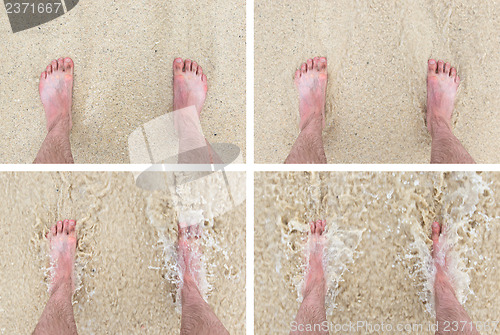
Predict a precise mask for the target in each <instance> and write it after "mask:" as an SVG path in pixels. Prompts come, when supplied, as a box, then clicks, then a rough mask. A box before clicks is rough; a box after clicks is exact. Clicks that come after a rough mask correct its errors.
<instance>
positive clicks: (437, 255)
mask: <svg viewBox="0 0 500 335" xmlns="http://www.w3.org/2000/svg"><path fill="white" fill-rule="evenodd" d="M441 232H442V227H441V225H440V224H439V223H438V222H434V223H433V224H432V235H431V239H432V258H433V259H434V264H435V266H436V269H437V273H436V278H437V279H444V280H446V281H448V275H447V274H446V271H445V270H446V255H445V253H444V252H443V250H442V245H441V242H440V241H439V237H440V236H441Z"/></svg>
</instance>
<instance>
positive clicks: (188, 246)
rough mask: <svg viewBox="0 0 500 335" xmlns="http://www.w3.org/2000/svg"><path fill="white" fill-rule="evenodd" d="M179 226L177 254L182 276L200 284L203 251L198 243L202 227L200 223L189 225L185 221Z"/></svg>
mask: <svg viewBox="0 0 500 335" xmlns="http://www.w3.org/2000/svg"><path fill="white" fill-rule="evenodd" d="M177 227H178V231H179V233H178V234H179V236H178V241H177V244H178V249H177V254H178V262H179V266H180V270H181V276H182V278H183V280H184V281H186V280H189V281H191V280H192V281H194V282H195V283H196V284H197V286H198V285H199V283H200V281H199V279H200V278H199V275H200V271H201V264H200V258H201V251H200V247H199V243H198V242H199V239H200V237H201V227H200V225H199V224H195V225H190V226H188V225H186V224H185V223H179V224H178V226H177Z"/></svg>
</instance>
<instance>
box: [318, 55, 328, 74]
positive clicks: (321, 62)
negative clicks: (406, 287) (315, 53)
mask: <svg viewBox="0 0 500 335" xmlns="http://www.w3.org/2000/svg"><path fill="white" fill-rule="evenodd" d="M326 67H327V63H326V57H321V58H320V59H319V64H318V70H319V72H326Z"/></svg>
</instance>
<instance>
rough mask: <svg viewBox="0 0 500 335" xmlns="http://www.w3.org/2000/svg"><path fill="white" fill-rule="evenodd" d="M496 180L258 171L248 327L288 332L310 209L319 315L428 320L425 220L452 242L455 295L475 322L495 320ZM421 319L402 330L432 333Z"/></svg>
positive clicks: (499, 218)
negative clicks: (319, 244)
mask: <svg viewBox="0 0 500 335" xmlns="http://www.w3.org/2000/svg"><path fill="white" fill-rule="evenodd" d="M499 190H500V175H499V174H498V173H467V172H462V173H454V172H453V173H434V172H430V173H413V172H412V173H410V172H409V173H392V172H391V173H385V172H383V173H339V172H328V173H323V172H322V173H309V172H295V173H292V172H280V173H274V172H273V173H258V174H257V175H256V178H255V208H256V213H255V274H256V276H255V330H256V334H287V333H289V331H290V323H291V322H292V321H293V320H294V318H295V316H296V313H297V310H298V309H299V306H300V301H301V294H299V292H300V291H299V290H300V287H301V284H302V281H303V278H304V268H303V265H304V259H305V253H304V250H305V247H306V239H307V231H308V229H309V228H308V225H307V224H308V222H310V221H312V220H319V219H325V220H326V221H327V235H326V236H327V241H328V244H327V249H326V250H327V251H326V256H325V257H326V258H325V264H327V266H326V269H327V270H326V273H327V285H328V286H329V290H328V293H327V296H326V308H327V320H328V321H329V322H331V323H334V324H340V325H344V324H348V323H349V322H353V323H356V322H358V321H366V322H367V323H370V324H372V325H374V324H379V325H380V324H381V323H382V322H384V323H385V324H389V323H390V324H392V325H393V326H394V327H396V325H397V324H404V325H408V324H410V325H412V324H422V325H429V324H431V323H435V316H434V315H435V314H434V308H433V306H434V299H433V293H432V287H431V286H430V285H429V283H430V280H431V279H430V274H431V272H430V268H429V260H430V259H431V258H430V250H431V246H432V241H431V240H430V227H431V224H432V222H433V221H434V220H438V221H440V222H442V223H444V224H446V225H447V228H446V229H447V239H448V241H450V243H452V244H453V248H452V251H451V253H450V256H449V260H451V261H453V262H455V261H456V262H457V266H456V267H454V270H453V272H451V276H452V278H453V285H454V287H455V292H456V295H457V298H458V299H459V300H460V302H461V303H462V304H463V306H464V307H465V309H466V310H467V311H468V313H469V315H470V316H471V318H472V320H474V321H475V322H478V323H481V322H486V321H498V318H499V315H500V307H499V306H500V304H499V300H498V299H499V298H498V295H497V294H496V292H497V291H498V280H497V278H498V276H499V275H500V268H499V267H498V264H499V261H500V257H499V247H498V243H497V241H498V238H499V237H500V229H499V223H500V211H499V209H498V206H497V205H496V203H498V201H499V199H500V196H499ZM450 245H451V244H450ZM423 329H424V330H423V331H421V332H419V331H410V332H407V333H408V334H410V333H411V334H426V335H431V334H434V332H432V331H425V328H423ZM496 331H497V332H498V329H497V330H496ZM336 333H337V334H340V333H347V332H330V334H336ZM351 333H354V334H368V333H370V334H387V333H388V332H376V331H375V332H373V331H372V332H370V331H365V330H359V331H356V332H349V334H351ZM395 333H400V332H395ZM481 334H496V332H495V333H494V332H492V331H481Z"/></svg>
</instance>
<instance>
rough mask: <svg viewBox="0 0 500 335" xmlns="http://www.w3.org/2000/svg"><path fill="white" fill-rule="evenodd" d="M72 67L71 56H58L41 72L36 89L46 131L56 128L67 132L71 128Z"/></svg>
mask: <svg viewBox="0 0 500 335" xmlns="http://www.w3.org/2000/svg"><path fill="white" fill-rule="evenodd" d="M73 69H74V64H73V61H72V60H71V58H64V59H63V58H59V59H58V60H53V61H52V63H51V64H50V65H49V66H47V69H46V70H45V71H44V72H42V75H41V77H40V84H39V86H38V90H39V92H40V99H41V100H42V104H43V107H44V109H45V118H46V120H47V132H50V131H52V130H53V129H56V130H61V131H63V132H67V133H69V131H70V130H71V127H72V122H71V104H72V101H73V100H72V95H73Z"/></svg>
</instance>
